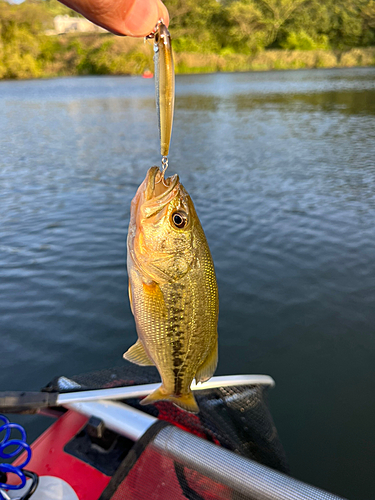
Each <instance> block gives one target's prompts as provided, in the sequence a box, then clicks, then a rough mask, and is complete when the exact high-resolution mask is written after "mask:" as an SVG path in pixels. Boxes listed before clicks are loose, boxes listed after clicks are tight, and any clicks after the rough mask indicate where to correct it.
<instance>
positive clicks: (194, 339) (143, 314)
mask: <svg viewBox="0 0 375 500" xmlns="http://www.w3.org/2000/svg"><path fill="white" fill-rule="evenodd" d="M127 269H128V276H129V299H130V305H131V310H132V313H133V315H134V319H135V324H136V330H137V334H138V340H137V342H136V343H135V344H134V345H133V346H132V347H130V349H128V351H127V352H126V353H125V354H124V358H125V359H126V360H128V361H130V362H132V363H136V364H138V365H141V366H150V365H155V366H156V368H157V369H158V371H159V374H160V377H161V380H162V384H161V386H160V387H159V388H157V389H156V390H155V391H154V392H153V393H151V394H150V395H148V396H147V397H146V398H145V399H143V400H142V401H141V404H149V403H153V402H155V401H159V400H167V401H172V402H173V403H174V404H175V405H177V406H179V407H180V408H182V409H184V410H187V411H189V412H192V413H197V412H198V411H199V408H198V405H197V402H196V400H195V398H194V396H193V393H192V391H191V387H190V386H191V383H192V381H193V380H194V378H195V380H196V382H197V383H199V382H201V383H203V382H206V381H207V380H209V379H210V378H211V377H212V375H213V374H214V372H215V369H216V365H217V360H218V333H217V323H218V314H219V297H218V288H217V282H216V275H215V269H214V264H213V261H212V257H211V253H210V249H209V247H208V243H207V240H206V237H205V234H204V231H203V228H202V226H201V223H200V221H199V219H198V216H197V213H196V211H195V208H194V205H193V202H192V200H191V198H190V196H189V194H188V193H187V191H186V190H185V188H184V187H183V185H182V184H181V183H180V180H179V177H178V175H173V176H171V177H169V178H164V172H163V171H162V170H159V168H158V167H152V168H150V169H149V170H148V172H147V175H146V178H145V179H144V181H143V182H142V184H141V185H140V186H139V188H138V191H137V193H136V195H135V197H134V199H133V201H132V203H131V214H130V223H129V230H128V238H127Z"/></svg>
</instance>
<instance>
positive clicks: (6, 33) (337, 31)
mask: <svg viewBox="0 0 375 500" xmlns="http://www.w3.org/2000/svg"><path fill="white" fill-rule="evenodd" d="M165 4H166V5H167V7H168V10H169V12H170V17H171V23H170V31H171V34H172V38H173V48H174V51H175V52H176V56H177V60H178V61H183V56H182V54H185V55H186V57H185V60H184V61H188V60H189V58H188V56H187V55H188V54H190V55H191V56H189V57H190V59H191V58H192V60H193V59H194V57H196V58H197V57H198V55H199V54H201V55H202V57H203V56H205V57H206V59H207V58H208V57H209V55H210V54H211V55H212V58H216V59H217V58H218V57H219V58H221V60H224V59H225V58H227V59H225V60H228V61H229V60H230V61H231V64H232V66H233V69H241V68H242V67H238V68H237V67H236V62H235V61H242V62H243V61H245V59H244V58H245V57H247V56H248V57H254V56H255V55H256V54H258V55H259V54H260V53H261V52H262V51H265V50H268V51H271V50H284V51H292V50H295V51H313V50H316V51H345V50H348V49H353V48H358V49H359V48H365V47H371V46H375V0H324V1H322V0H219V1H218V0H165ZM58 14H67V15H69V16H76V15H77V14H76V13H74V12H73V11H72V10H70V9H68V8H67V7H65V6H64V5H62V4H60V3H59V2H57V0H25V1H24V2H23V3H22V4H19V5H14V4H9V3H8V2H6V1H5V0H0V78H29V77H38V76H53V75H55V74H56V75H63V74H90V73H94V74H98V73H115V74H118V73H120V74H121V73H139V72H142V71H143V70H144V69H145V68H146V67H152V51H148V48H147V47H146V48H145V47H143V46H142V44H141V42H140V41H135V40H130V39H124V38H123V39H121V37H115V36H113V35H109V34H108V35H90V36H86V37H85V36H83V35H69V36H68V35H66V36H47V35H46V34H45V32H46V30H48V29H53V19H54V17H55V16H56V15H58ZM179 54H180V56H179ZM194 55H195V56H194ZM371 57H372V56H371ZM216 59H215V60H216ZM212 60H213V59H212ZM246 60H247V59H246ZM184 64H185V65H186V62H181V64H180V70H181V71H182V68H183V67H184ZM241 64H242V63H241ZM372 64H375V61H372ZM232 66H230V68H232ZM210 67H211V66H210ZM222 67H223V69H225V68H226V66H225V65H224V66H222ZM243 67H245V68H247V67H248V66H243ZM298 67H299V66H298ZM301 67H303V66H301ZM219 68H221V67H219ZM187 70H188V68H187Z"/></svg>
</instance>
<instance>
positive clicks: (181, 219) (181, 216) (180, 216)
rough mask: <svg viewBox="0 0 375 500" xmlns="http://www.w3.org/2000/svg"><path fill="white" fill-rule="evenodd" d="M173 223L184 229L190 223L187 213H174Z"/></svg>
mask: <svg viewBox="0 0 375 500" xmlns="http://www.w3.org/2000/svg"><path fill="white" fill-rule="evenodd" d="M172 222H173V224H174V226H175V227H177V228H178V229H183V228H184V227H185V226H186V225H187V223H188V216H187V215H186V214H185V212H182V211H180V212H174V213H173V214H172Z"/></svg>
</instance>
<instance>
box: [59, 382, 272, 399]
mask: <svg viewBox="0 0 375 500" xmlns="http://www.w3.org/2000/svg"><path fill="white" fill-rule="evenodd" d="M64 380H66V379H65V378H64ZM244 385H268V386H270V387H273V386H274V385H275V381H274V380H273V379H272V377H269V376H268V375H228V376H221V377H212V378H211V379H210V380H209V381H208V382H205V383H204V384H198V385H197V384H195V382H193V383H192V386H191V388H192V390H193V391H204V390H206V389H214V388H218V387H230V386H244ZM159 386H160V384H145V385H135V386H129V387H114V388H109V389H96V390H91V391H78V392H69V393H63V394H59V396H58V398H57V404H58V405H67V404H70V403H76V402H88V401H99V400H116V399H130V398H140V397H144V396H147V395H148V394H151V392H153V391H154V390H155V389H157V388H158V387H159ZM73 387H77V385H75V386H73Z"/></svg>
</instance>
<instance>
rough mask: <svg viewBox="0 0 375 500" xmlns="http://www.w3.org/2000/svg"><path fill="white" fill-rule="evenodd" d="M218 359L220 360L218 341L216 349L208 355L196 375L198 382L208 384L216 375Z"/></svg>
mask: <svg viewBox="0 0 375 500" xmlns="http://www.w3.org/2000/svg"><path fill="white" fill-rule="evenodd" d="M217 358H218V348H217V340H216V342H215V345H214V347H213V348H212V349H211V351H210V352H209V353H208V356H207V357H206V359H205V360H204V361H203V363H202V364H201V365H200V367H199V368H198V370H197V373H196V375H195V380H196V382H197V383H198V382H202V383H203V382H207V380H210V378H211V377H212V375H213V374H214V373H215V370H216V366H217Z"/></svg>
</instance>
